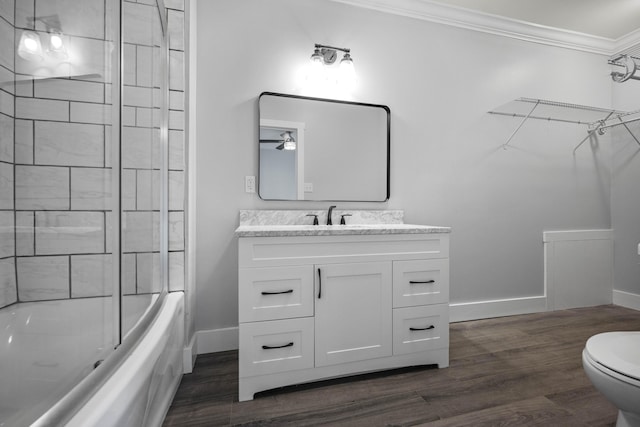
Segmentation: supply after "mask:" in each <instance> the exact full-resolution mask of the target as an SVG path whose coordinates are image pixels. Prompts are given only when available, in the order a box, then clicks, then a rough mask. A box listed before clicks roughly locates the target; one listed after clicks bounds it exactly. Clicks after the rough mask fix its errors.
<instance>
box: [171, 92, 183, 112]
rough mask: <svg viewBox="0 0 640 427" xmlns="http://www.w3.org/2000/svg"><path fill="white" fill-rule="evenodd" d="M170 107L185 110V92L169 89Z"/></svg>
mask: <svg viewBox="0 0 640 427" xmlns="http://www.w3.org/2000/svg"><path fill="white" fill-rule="evenodd" d="M169 109H170V110H180V111H184V92H182V91H179V90H171V91H169Z"/></svg>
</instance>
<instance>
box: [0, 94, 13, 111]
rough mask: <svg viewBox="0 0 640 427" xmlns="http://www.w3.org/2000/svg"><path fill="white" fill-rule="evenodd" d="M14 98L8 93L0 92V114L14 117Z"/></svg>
mask: <svg viewBox="0 0 640 427" xmlns="http://www.w3.org/2000/svg"><path fill="white" fill-rule="evenodd" d="M14 100H15V97H14V96H13V95H11V94H10V93H9V92H5V91H3V90H0V114H6V115H7V116H9V117H15V112H16V110H15V102H14Z"/></svg>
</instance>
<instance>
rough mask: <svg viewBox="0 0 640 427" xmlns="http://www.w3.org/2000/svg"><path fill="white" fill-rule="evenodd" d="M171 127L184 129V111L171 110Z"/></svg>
mask: <svg viewBox="0 0 640 427" xmlns="http://www.w3.org/2000/svg"><path fill="white" fill-rule="evenodd" d="M169 129H173V130H184V111H173V110H169Z"/></svg>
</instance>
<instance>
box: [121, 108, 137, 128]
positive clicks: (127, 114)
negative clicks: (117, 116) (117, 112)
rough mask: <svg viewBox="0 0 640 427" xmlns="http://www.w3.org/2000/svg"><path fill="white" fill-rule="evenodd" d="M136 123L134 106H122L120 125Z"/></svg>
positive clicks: (133, 124)
mask: <svg viewBox="0 0 640 427" xmlns="http://www.w3.org/2000/svg"><path fill="white" fill-rule="evenodd" d="M135 125H136V107H127V106H124V107H122V126H135Z"/></svg>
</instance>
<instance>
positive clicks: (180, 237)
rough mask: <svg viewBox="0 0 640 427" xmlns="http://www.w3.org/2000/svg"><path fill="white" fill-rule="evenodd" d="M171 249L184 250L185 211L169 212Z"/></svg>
mask: <svg viewBox="0 0 640 427" xmlns="http://www.w3.org/2000/svg"><path fill="white" fill-rule="evenodd" d="M169 250H170V251H183V250H184V212H169Z"/></svg>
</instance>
